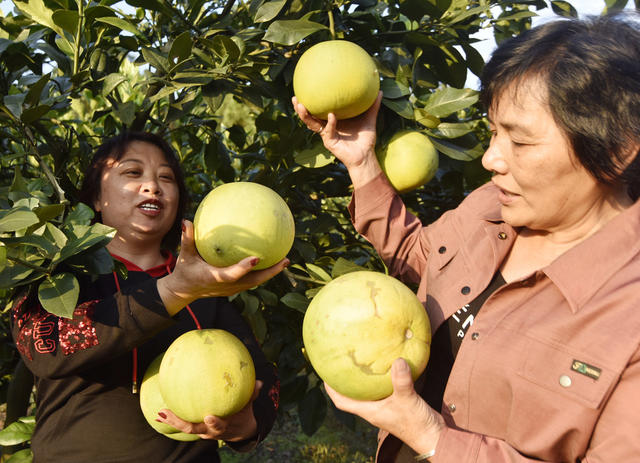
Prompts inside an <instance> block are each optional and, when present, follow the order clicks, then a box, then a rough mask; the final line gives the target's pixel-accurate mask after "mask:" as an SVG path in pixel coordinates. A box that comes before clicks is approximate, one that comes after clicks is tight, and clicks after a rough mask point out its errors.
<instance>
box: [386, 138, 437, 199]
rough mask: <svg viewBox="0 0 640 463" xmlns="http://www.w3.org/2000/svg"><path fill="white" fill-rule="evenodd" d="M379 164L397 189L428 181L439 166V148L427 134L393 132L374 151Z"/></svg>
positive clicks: (409, 189)
mask: <svg viewBox="0 0 640 463" xmlns="http://www.w3.org/2000/svg"><path fill="white" fill-rule="evenodd" d="M377 157H378V162H379V163H380V167H381V168H382V170H383V171H384V173H385V174H386V176H387V178H388V179H389V182H390V183H391V185H393V187H394V188H395V189H396V191H398V192H399V193H406V192H407V191H411V190H415V189H416V188H419V187H421V186H422V185H424V184H426V183H428V182H429V181H430V180H431V179H432V178H433V177H434V175H435V174H436V171H437V170H438V151H437V150H436V148H435V146H433V143H431V140H429V137H427V136H426V135H424V134H423V133H420V132H416V131H402V132H399V133H397V134H395V135H394V136H393V137H391V139H390V140H389V143H387V144H386V145H385V146H384V148H383V149H381V150H379V151H378V152H377Z"/></svg>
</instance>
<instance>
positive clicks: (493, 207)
mask: <svg viewBox="0 0 640 463" xmlns="http://www.w3.org/2000/svg"><path fill="white" fill-rule="evenodd" d="M496 193H497V190H496V188H495V187H494V186H493V185H492V184H488V185H485V186H483V187H481V188H479V189H477V190H476V191H474V192H473V193H472V194H470V195H469V196H468V197H467V198H466V199H465V200H464V201H463V202H462V203H461V204H460V206H459V207H457V208H456V209H455V210H452V211H448V212H446V213H445V214H443V215H442V217H441V218H440V219H438V220H437V221H436V222H434V223H433V224H431V225H429V226H426V227H423V225H422V224H421V223H420V221H419V220H418V219H417V218H416V217H415V216H413V215H412V214H411V213H409V212H408V211H407V209H406V208H405V207H404V205H403V203H402V201H401V199H400V197H399V196H398V195H397V194H395V192H394V190H393V189H392V188H391V187H390V186H389V184H388V183H387V182H386V180H385V179H384V178H383V177H382V176H380V177H378V178H376V179H375V180H373V181H371V182H370V183H368V184H367V185H365V186H363V187H362V188H359V189H358V190H357V191H355V192H354V196H353V200H352V203H351V205H350V210H351V214H352V218H353V222H354V225H355V227H356V229H357V230H358V231H359V232H360V233H361V234H362V235H363V236H364V237H366V238H367V240H369V241H370V242H371V243H372V244H373V245H374V246H375V247H376V249H377V250H378V252H379V254H380V256H381V257H382V259H383V260H384V262H385V263H386V264H387V266H388V267H389V271H390V273H391V274H392V275H394V276H396V277H398V278H399V279H401V280H403V281H406V282H412V283H416V284H419V289H418V297H419V298H420V300H421V301H422V302H423V304H425V306H426V308H427V312H428V314H429V317H430V319H431V323H432V330H433V331H435V330H436V329H437V327H438V326H439V325H440V324H441V323H442V322H443V321H444V320H445V319H446V318H448V317H449V316H451V315H452V314H453V313H454V312H456V310H458V309H459V308H461V307H463V306H464V305H465V304H467V303H469V302H470V301H471V300H473V299H474V298H475V297H476V296H477V295H478V294H479V293H480V292H482V290H484V289H485V288H486V287H487V285H488V283H489V282H490V280H491V278H492V276H493V275H494V273H495V272H496V271H497V270H498V268H499V267H500V264H501V262H502V261H503V260H504V258H505V256H506V255H507V253H508V251H509V249H510V247H511V245H512V243H513V239H514V237H515V233H516V232H515V230H514V229H513V228H511V227H510V226H509V225H507V224H506V223H504V222H502V220H501V217H500V204H499V202H498V200H497V197H496ZM639 252H640V201H639V202H636V204H635V205H633V206H632V207H631V208H629V209H628V210H626V211H624V212H623V213H621V214H620V215H618V216H617V217H615V218H614V219H613V220H611V222H609V223H608V224H607V225H606V226H605V227H603V228H602V229H601V230H600V231H598V232H597V233H595V234H594V235H592V236H591V237H589V238H588V239H586V240H585V241H583V242H582V243H580V244H578V245H577V246H575V247H574V248H572V249H570V250H569V251H567V252H566V253H565V254H563V255H562V256H560V257H559V258H557V259H556V260H555V261H554V262H553V263H552V264H550V265H549V266H547V267H545V268H542V269H540V270H538V271H536V272H535V273H533V274H531V275H529V276H528V277H527V278H525V279H522V280H520V281H515V282H511V283H509V284H507V285H505V286H503V287H502V288H500V289H499V290H498V291H496V292H495V293H494V294H492V295H491V296H490V297H489V299H488V300H487V301H486V303H485V304H484V306H483V307H482V309H481V310H480V312H479V314H478V316H477V317H476V319H475V320H474V323H473V326H472V327H471V328H470V330H469V333H468V334H467V335H466V336H465V338H464V340H463V342H462V346H461V347H460V351H459V353H458V356H457V357H456V360H455V364H454V366H453V370H452V372H451V376H450V378H449V381H448V383H447V387H446V390H445V394H444V403H443V404H442V410H441V412H442V414H443V416H444V419H445V421H446V422H447V424H448V428H447V429H446V430H445V432H444V433H443V434H442V435H441V437H440V440H439V442H438V446H437V448H436V456H435V457H433V458H432V459H431V460H430V461H432V462H433V463H467V462H482V463H485V462H486V463H500V462H525V461H540V460H542V461H551V462H577V461H581V462H585V463H586V462H589V463H595V462H612V463H625V462H640V347H639V346H640V254H639ZM428 380H429V378H426V381H428ZM379 439H380V442H379V448H378V459H377V461H379V462H383V463H389V462H393V461H394V460H395V455H396V453H397V451H398V447H399V445H398V443H399V442H398V440H397V439H395V438H394V436H389V435H388V434H387V433H385V432H382V431H381V433H380V438H379Z"/></svg>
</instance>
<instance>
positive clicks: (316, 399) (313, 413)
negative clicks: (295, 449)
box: [298, 387, 327, 436]
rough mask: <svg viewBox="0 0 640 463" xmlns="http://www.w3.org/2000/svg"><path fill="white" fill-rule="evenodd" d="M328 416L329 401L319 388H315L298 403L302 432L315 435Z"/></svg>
mask: <svg viewBox="0 0 640 463" xmlns="http://www.w3.org/2000/svg"><path fill="white" fill-rule="evenodd" d="M326 416H327V399H326V398H325V396H324V394H323V393H322V391H321V390H320V388H319V387H314V388H312V389H310V390H309V392H307V395H306V396H305V397H304V399H302V400H301V401H300V402H298V417H299V418H300V426H301V428H302V431H303V432H304V433H305V434H306V435H308V436H311V435H313V434H314V433H315V432H316V431H317V430H318V429H319V428H320V426H322V423H323V422H324V419H325V417H326Z"/></svg>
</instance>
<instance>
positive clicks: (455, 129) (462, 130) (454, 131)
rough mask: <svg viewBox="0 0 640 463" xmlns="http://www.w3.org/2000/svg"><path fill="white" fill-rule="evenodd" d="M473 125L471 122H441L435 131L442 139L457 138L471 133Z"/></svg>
mask: <svg viewBox="0 0 640 463" xmlns="http://www.w3.org/2000/svg"><path fill="white" fill-rule="evenodd" d="M473 129H474V124H473V123H471V122H442V123H441V124H439V125H438V127H437V130H438V132H439V134H440V135H442V136H443V137H444V138H458V137H461V136H463V135H466V134H468V133H470V132H473Z"/></svg>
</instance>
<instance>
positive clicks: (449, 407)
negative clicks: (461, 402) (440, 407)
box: [447, 403, 456, 413]
mask: <svg viewBox="0 0 640 463" xmlns="http://www.w3.org/2000/svg"><path fill="white" fill-rule="evenodd" d="M447 408H448V409H449V411H450V412H451V413H453V412H455V411H456V404H454V403H450V404H449V405H447Z"/></svg>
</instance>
